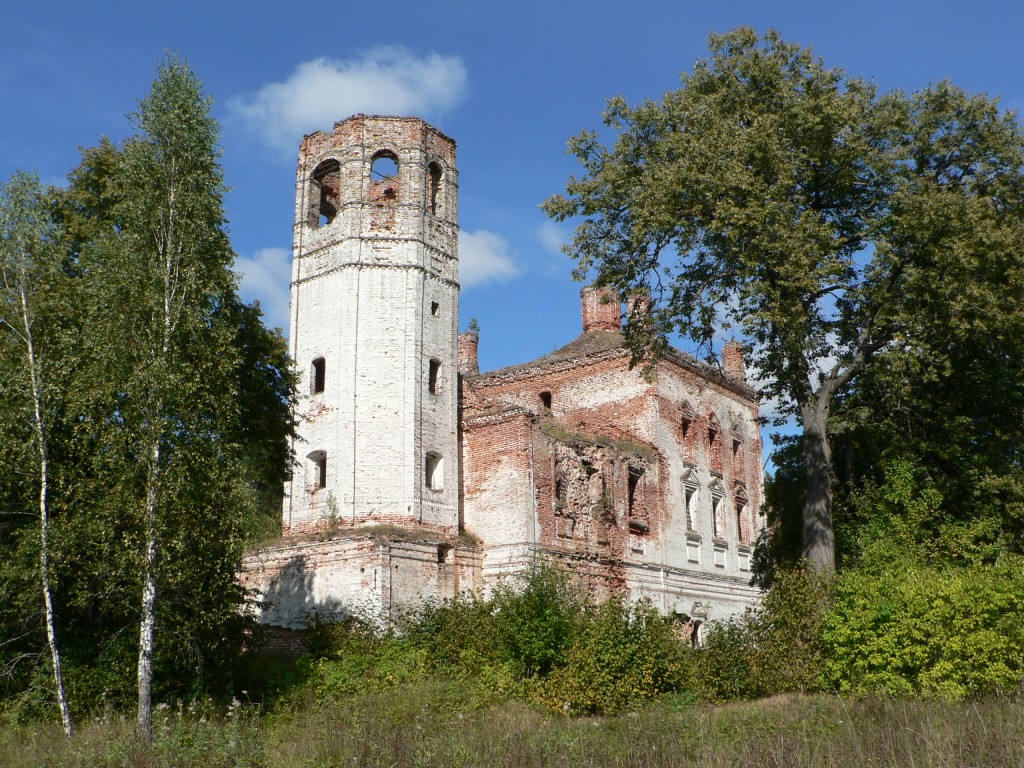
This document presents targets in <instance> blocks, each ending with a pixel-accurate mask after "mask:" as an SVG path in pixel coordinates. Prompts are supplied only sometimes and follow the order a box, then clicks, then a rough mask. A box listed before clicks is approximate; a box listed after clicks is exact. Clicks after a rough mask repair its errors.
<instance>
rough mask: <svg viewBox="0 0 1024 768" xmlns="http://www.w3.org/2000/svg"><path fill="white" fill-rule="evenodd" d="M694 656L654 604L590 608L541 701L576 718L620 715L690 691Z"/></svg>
mask: <svg viewBox="0 0 1024 768" xmlns="http://www.w3.org/2000/svg"><path fill="white" fill-rule="evenodd" d="M688 650H689V649H687V648H685V647H684V646H683V644H682V643H681V642H680V641H679V639H678V638H677V637H676V636H675V635H674V633H673V632H672V628H671V627H670V625H669V624H668V622H667V621H666V620H665V618H664V617H662V616H661V615H659V614H658V612H657V611H656V610H655V609H654V608H653V607H651V605H650V604H649V603H640V604H636V605H632V606H630V605H627V604H626V603H625V602H624V601H623V600H621V599H613V600H609V601H608V602H606V603H601V604H599V605H595V606H590V607H588V609H587V610H586V612H585V614H584V616H583V620H582V621H581V622H580V625H579V629H578V632H577V634H576V636H575V638H574V640H573V642H572V645H571V646H570V648H569V651H568V654H567V657H566V662H565V664H564V665H563V666H560V667H558V668H557V669H555V670H554V671H553V672H552V673H551V675H550V676H549V677H548V679H547V681H546V682H545V684H544V685H543V686H542V687H541V688H540V690H539V691H538V693H537V695H536V699H537V700H538V701H540V702H542V703H544V704H547V705H549V706H552V707H554V708H556V709H562V710H563V711H565V712H570V713H573V714H603V713H610V712H618V711H621V710H623V709H625V708H626V707H629V706H635V705H637V704H639V703H641V702H643V701H645V700H649V699H652V698H654V697H656V696H658V695H660V694H662V693H670V692H676V691H680V690H683V689H684V688H686V687H687V685H688V684H689V666H690V665H689V661H690V659H689V654H688V653H687V651H688Z"/></svg>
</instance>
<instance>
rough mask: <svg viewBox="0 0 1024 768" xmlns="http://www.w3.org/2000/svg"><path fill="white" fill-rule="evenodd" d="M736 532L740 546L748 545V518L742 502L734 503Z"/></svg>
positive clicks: (745, 507) (745, 506)
mask: <svg viewBox="0 0 1024 768" xmlns="http://www.w3.org/2000/svg"><path fill="white" fill-rule="evenodd" d="M736 531H737V532H738V535H739V540H740V543H741V544H749V543H750V516H749V515H748V514H747V505H746V504H745V503H744V502H743V501H737V502H736Z"/></svg>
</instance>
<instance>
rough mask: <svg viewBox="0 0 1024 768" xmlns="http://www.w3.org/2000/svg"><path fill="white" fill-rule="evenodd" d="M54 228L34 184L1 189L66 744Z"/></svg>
mask: <svg viewBox="0 0 1024 768" xmlns="http://www.w3.org/2000/svg"><path fill="white" fill-rule="evenodd" d="M52 234H53V233H52V225H51V224H50V223H49V220H48V216H47V214H46V211H45V209H44V206H43V190H42V188H41V187H40V184H39V181H38V179H36V178H34V177H32V176H29V175H27V174H23V173H21V174H17V175H15V176H13V177H12V178H11V179H10V181H9V182H8V183H7V185H6V186H5V187H3V188H2V190H0V291H2V293H0V332H4V333H6V334H9V336H10V337H12V340H13V343H14V345H15V346H16V347H18V348H20V350H21V366H20V368H21V372H22V374H23V375H22V377H21V379H22V381H21V382H20V389H21V391H22V392H23V399H24V401H25V403H26V404H27V405H28V410H29V414H30V423H31V430H32V443H33V449H34V450H33V453H34V457H35V462H34V463H35V467H34V469H35V471H36V482H37V490H38V496H37V507H36V510H37V515H38V519H39V586H40V591H41V595H42V602H43V614H44V624H45V628H46V641H47V646H48V648H49V652H50V661H51V666H52V668H53V687H54V694H55V697H56V700H57V706H58V709H59V710H60V717H61V724H62V725H63V728H64V733H65V735H66V736H67V737H68V738H70V737H71V736H72V733H73V731H74V727H73V724H72V719H71V709H70V707H69V705H68V698H67V693H66V691H65V686H64V673H63V665H62V662H61V653H60V643H59V642H58V637H57V622H56V615H55V611H54V601H53V593H52V590H51V587H50V572H51V567H50V543H49V534H50V480H51V472H50V458H49V453H50V451H49V432H50V429H49V414H50V410H51V397H50V393H49V391H48V389H49V371H50V367H51V365H52V364H54V363H55V362H56V361H53V360H51V359H50V358H49V356H48V351H49V350H48V349H47V345H46V341H45V339H46V334H45V333H43V332H42V331H41V328H40V325H39V318H40V316H41V315H42V316H44V318H45V313H46V307H45V304H46V303H47V302H48V301H53V300H54V299H55V298H56V296H59V295H60V292H59V291H58V290H57V285H56V282H57V281H59V280H60V279H61V275H60V266H59V251H58V250H57V248H56V247H55V246H54V244H53V242H52Z"/></svg>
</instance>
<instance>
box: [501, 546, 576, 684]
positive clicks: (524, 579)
mask: <svg viewBox="0 0 1024 768" xmlns="http://www.w3.org/2000/svg"><path fill="white" fill-rule="evenodd" d="M492 603H493V607H492V610H493V612H494V615H495V627H494V634H495V638H494V639H495V641H496V643H497V644H498V647H499V649H500V651H499V653H500V658H502V660H505V661H508V662H511V663H514V664H516V665H518V666H519V667H520V668H521V669H522V674H523V676H524V677H528V678H529V677H534V676H542V677H543V676H546V675H548V674H549V673H550V672H551V670H552V669H554V668H555V667H556V666H561V665H562V664H564V663H565V657H566V653H567V652H568V650H569V647H570V645H571V644H572V641H573V637H574V635H575V633H576V631H577V630H578V628H579V627H580V622H581V616H582V610H583V606H584V603H585V598H584V597H583V595H581V594H580V592H579V589H578V588H576V587H574V585H573V584H572V582H571V581H570V579H569V575H568V574H567V573H565V572H564V571H559V570H556V569H554V568H551V567H545V566H540V565H538V566H535V567H534V569H533V570H532V571H530V572H529V573H528V574H526V575H524V576H521V577H518V578H516V579H514V580H513V581H512V582H507V583H504V584H500V585H498V587H497V588H496V589H495V590H494V596H493V598H492Z"/></svg>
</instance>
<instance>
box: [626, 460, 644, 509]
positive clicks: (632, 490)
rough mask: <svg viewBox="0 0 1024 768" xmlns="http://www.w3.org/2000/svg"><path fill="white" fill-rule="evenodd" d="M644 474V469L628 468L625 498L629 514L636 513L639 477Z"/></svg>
mask: <svg viewBox="0 0 1024 768" xmlns="http://www.w3.org/2000/svg"><path fill="white" fill-rule="evenodd" d="M643 476H644V471H643V470H642V469H638V468H636V467H630V468H629V485H628V489H627V490H628V492H627V499H628V504H629V514H631V515H633V514H636V511H637V502H638V498H637V491H638V490H639V488H640V478H642V477H643Z"/></svg>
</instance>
